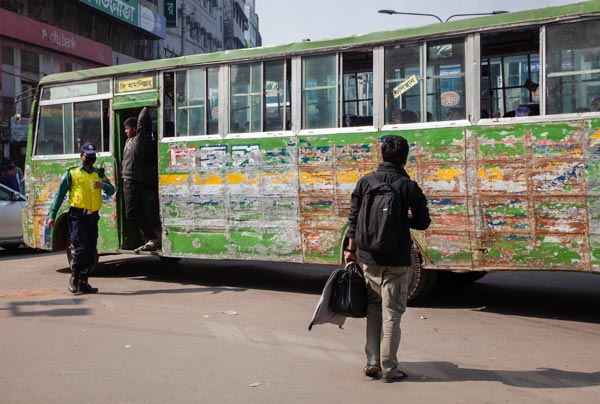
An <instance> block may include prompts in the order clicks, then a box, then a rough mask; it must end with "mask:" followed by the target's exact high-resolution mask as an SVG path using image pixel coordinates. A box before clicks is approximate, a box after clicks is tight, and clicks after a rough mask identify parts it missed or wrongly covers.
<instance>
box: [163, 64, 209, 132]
mask: <svg viewBox="0 0 600 404" xmlns="http://www.w3.org/2000/svg"><path fill="white" fill-rule="evenodd" d="M168 78H169V77H168V76H165V85H166V86H168V84H169V81H168ZM175 92H176V96H175V97H174V98H175V111H176V114H175V120H176V123H175V125H176V128H177V129H176V131H175V134H176V136H194V135H213V134H216V133H218V103H219V101H218V100H219V92H218V69H217V68H208V69H190V70H182V71H178V72H175ZM166 98H168V96H167V97H166ZM166 104H168V103H166ZM168 107H169V105H165V109H166V110H165V113H166V114H167V115H166V116H168V114H169V111H168ZM171 115H172V114H171ZM171 119H172V117H171ZM169 122H171V121H169ZM167 129H169V128H167ZM167 129H166V130H167ZM170 132H171V130H170V129H169V130H168V131H166V132H165V136H166V137H168V136H170V135H171V133H170Z"/></svg>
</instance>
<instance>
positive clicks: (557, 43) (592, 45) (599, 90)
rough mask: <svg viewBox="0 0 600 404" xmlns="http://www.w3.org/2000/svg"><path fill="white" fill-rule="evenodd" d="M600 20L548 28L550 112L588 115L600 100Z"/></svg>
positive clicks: (548, 101)
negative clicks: (594, 103)
mask: <svg viewBox="0 0 600 404" xmlns="http://www.w3.org/2000/svg"><path fill="white" fill-rule="evenodd" d="M599 29H600V21H598V20H594V21H584V22H577V23H574V24H569V23H567V24H557V25H548V26H547V27H546V43H547V44H548V46H547V51H546V52H547V56H546V66H547V71H546V74H547V86H548V87H547V88H548V90H547V97H546V99H547V102H546V104H547V111H548V113H549V114H566V113H571V112H587V111H590V110H591V105H592V102H593V101H594V99H595V98H597V97H600V56H599V55H600V37H599V36H598V30H599Z"/></svg>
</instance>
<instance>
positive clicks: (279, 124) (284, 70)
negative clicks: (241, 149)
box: [263, 59, 292, 131]
mask: <svg viewBox="0 0 600 404" xmlns="http://www.w3.org/2000/svg"><path fill="white" fill-rule="evenodd" d="M290 67H291V65H290V60H289V59H287V60H275V61H270V62H265V63H264V83H263V87H264V91H263V94H264V100H263V108H264V112H263V116H264V128H263V130H264V131H277V130H289V129H291V118H292V116H291V113H292V112H291V102H290V96H291V94H290V85H291V73H292V71H291V68H290Z"/></svg>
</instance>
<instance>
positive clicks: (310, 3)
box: [254, 0, 580, 46]
mask: <svg viewBox="0 0 600 404" xmlns="http://www.w3.org/2000/svg"><path fill="white" fill-rule="evenodd" d="M254 1H255V7H256V13H257V14H258V16H259V21H260V22H259V24H260V25H259V29H260V33H261V35H262V39H263V46H272V45H281V44H287V43H290V42H298V41H302V40H303V39H311V40H313V41H314V40H318V39H330V38H339V37H345V36H349V35H356V34H365V33H368V32H375V31H386V30H391V29H398V28H406V27H413V26H419V25H427V24H434V23H436V22H437V20H436V19H435V18H434V17H425V16H409V15H397V14H396V15H387V14H380V13H378V12H377V11H378V10H382V9H390V10H396V11H408V12H413V13H425V14H434V15H437V16H438V17H440V18H441V19H442V20H446V18H448V17H449V16H451V15H453V14H466V13H486V12H491V11H495V10H505V11H520V10H530V9H535V8H541V7H552V6H560V5H565V4H572V3H579V2H580V1H577V0H503V1H502V0H460V1H458V0H454V1H451V0H424V1H423V2H422V3H420V2H415V1H407V0H254ZM454 19H455V18H453V20H454Z"/></svg>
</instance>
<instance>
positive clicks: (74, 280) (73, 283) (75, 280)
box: [69, 275, 79, 293]
mask: <svg viewBox="0 0 600 404" xmlns="http://www.w3.org/2000/svg"><path fill="white" fill-rule="evenodd" d="M77 289H79V276H77V275H71V277H70V278H69V292H71V293H77Z"/></svg>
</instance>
